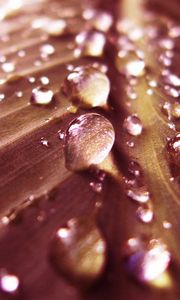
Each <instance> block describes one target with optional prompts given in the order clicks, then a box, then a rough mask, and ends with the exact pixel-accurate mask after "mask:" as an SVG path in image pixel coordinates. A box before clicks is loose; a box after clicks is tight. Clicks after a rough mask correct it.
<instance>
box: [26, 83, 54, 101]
mask: <svg viewBox="0 0 180 300" xmlns="http://www.w3.org/2000/svg"><path fill="white" fill-rule="evenodd" d="M52 100H53V91H51V90H48V89H47V88H45V87H37V88H34V89H33V90H32V97H31V102H32V103H33V104H37V105H48V104H50V103H51V102H52Z"/></svg>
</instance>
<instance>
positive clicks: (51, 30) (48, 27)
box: [43, 19, 67, 36]
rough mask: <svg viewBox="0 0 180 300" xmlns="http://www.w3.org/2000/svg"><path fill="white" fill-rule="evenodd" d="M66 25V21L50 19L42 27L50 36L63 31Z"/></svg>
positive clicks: (57, 34) (60, 33)
mask: <svg viewBox="0 0 180 300" xmlns="http://www.w3.org/2000/svg"><path fill="white" fill-rule="evenodd" d="M66 27H67V24H66V21H65V20H62V19H57V20H53V19H50V20H49V21H48V22H47V23H46V24H45V26H44V27H43V29H44V30H45V31H46V32H47V33H48V34H49V35H51V36H60V35H62V34H63V33H64V32H65V29H66Z"/></svg>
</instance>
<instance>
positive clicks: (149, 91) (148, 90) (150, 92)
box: [146, 89, 154, 96]
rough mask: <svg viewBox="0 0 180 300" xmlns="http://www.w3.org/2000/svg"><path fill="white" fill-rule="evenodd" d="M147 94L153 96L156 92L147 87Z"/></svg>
mask: <svg viewBox="0 0 180 300" xmlns="http://www.w3.org/2000/svg"><path fill="white" fill-rule="evenodd" d="M146 94H147V95H148V96H152V95H153V94H154V91H153V90H152V89H147V91H146Z"/></svg>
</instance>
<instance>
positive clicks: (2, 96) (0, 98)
mask: <svg viewBox="0 0 180 300" xmlns="http://www.w3.org/2000/svg"><path fill="white" fill-rule="evenodd" d="M4 99H5V95H4V94H0V102H1V101H2V100H4Z"/></svg>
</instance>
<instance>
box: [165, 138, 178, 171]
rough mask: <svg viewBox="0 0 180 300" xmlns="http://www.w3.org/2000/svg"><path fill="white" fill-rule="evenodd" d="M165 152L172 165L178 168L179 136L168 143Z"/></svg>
mask: <svg viewBox="0 0 180 300" xmlns="http://www.w3.org/2000/svg"><path fill="white" fill-rule="evenodd" d="M167 151H168V154H169V157H170V159H171V161H172V163H174V164H176V165H177V166H180V134H177V135H176V136H175V137H174V138H171V139H170V140H169V141H168V144H167Z"/></svg>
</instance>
